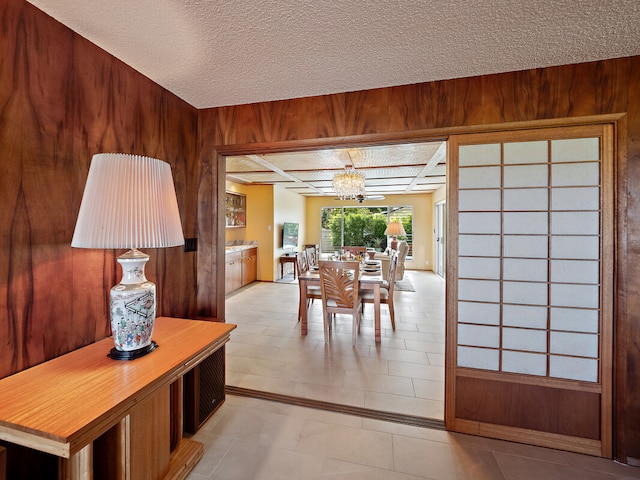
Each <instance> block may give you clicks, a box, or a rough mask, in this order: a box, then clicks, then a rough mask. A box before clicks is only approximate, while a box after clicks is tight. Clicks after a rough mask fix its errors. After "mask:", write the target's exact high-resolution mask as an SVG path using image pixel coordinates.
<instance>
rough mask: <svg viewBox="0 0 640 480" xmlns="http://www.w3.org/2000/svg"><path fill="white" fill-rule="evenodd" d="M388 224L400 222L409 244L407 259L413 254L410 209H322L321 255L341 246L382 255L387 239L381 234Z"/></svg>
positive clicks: (411, 209)
mask: <svg viewBox="0 0 640 480" xmlns="http://www.w3.org/2000/svg"><path fill="white" fill-rule="evenodd" d="M391 220H399V221H401V222H402V225H403V227H404V230H405V232H406V233H407V235H406V236H404V237H398V240H405V241H406V242H407V243H408V244H409V252H408V253H407V257H408V258H411V256H412V251H413V248H412V246H413V207H410V206H393V207H391V206H385V207H322V209H321V212H320V222H321V226H320V231H321V240H320V252H325V253H329V252H334V251H336V250H340V247H342V246H343V245H352V246H361V245H364V246H365V247H369V248H375V249H376V251H379V252H383V251H384V250H385V249H386V248H387V242H388V241H390V238H387V236H386V235H385V234H384V231H385V230H386V228H387V223H389V221H391Z"/></svg>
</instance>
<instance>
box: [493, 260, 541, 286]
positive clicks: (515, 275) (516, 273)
mask: <svg viewBox="0 0 640 480" xmlns="http://www.w3.org/2000/svg"><path fill="white" fill-rule="evenodd" d="M502 278H504V279H505V280H525V281H531V282H546V281H547V260H534V259H526V260H524V259H515V258H505V259H504V263H503V275H502Z"/></svg>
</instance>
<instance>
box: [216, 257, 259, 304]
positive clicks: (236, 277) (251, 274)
mask: <svg viewBox="0 0 640 480" xmlns="http://www.w3.org/2000/svg"><path fill="white" fill-rule="evenodd" d="M236 248H238V247H236ZM236 248H234V249H233V250H231V251H227V254H226V258H225V275H224V285H225V287H224V293H229V292H233V291H234V290H237V289H238V288H240V287H244V286H245V285H248V284H250V283H251V282H253V281H255V280H256V278H257V276H258V249H257V247H248V248H244V249H241V247H240V248H238V249H236Z"/></svg>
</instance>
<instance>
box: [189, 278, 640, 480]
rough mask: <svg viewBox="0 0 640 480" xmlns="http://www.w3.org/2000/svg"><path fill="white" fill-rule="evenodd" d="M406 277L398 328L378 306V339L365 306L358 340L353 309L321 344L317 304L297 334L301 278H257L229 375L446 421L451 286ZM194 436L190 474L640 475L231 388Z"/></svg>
mask: <svg viewBox="0 0 640 480" xmlns="http://www.w3.org/2000/svg"><path fill="white" fill-rule="evenodd" d="M408 277H409V278H410V280H411V282H412V283H413V285H414V287H415V289H416V292H415V293H413V292H397V294H396V305H397V309H398V318H397V319H396V327H397V328H396V331H395V332H394V331H392V330H391V326H390V323H389V319H388V313H386V311H385V310H386V307H384V306H383V307H382V309H383V317H382V328H383V341H382V345H380V346H376V345H375V343H374V341H373V325H372V324H373V318H372V311H371V309H370V308H369V309H368V312H367V315H366V316H365V320H364V322H365V323H364V325H363V328H362V332H361V335H360V337H359V338H358V343H357V346H356V347H355V348H352V346H351V336H350V324H349V323H348V321H347V319H346V317H345V319H344V320H343V321H342V322H343V323H341V322H340V320H339V321H338V327H337V328H336V332H335V333H334V335H333V338H332V340H331V343H330V345H328V346H325V345H324V341H323V336H322V324H321V320H320V318H321V317H320V316H321V310H322V308H321V306H320V305H314V306H313V307H312V313H311V318H312V319H311V322H310V333H309V335H308V336H306V337H301V336H300V326H299V324H298V323H297V322H296V314H297V303H296V300H297V297H298V291H297V289H298V287H297V285H295V284H293V285H292V284H277V283H273V284H271V283H257V284H254V285H253V286H251V287H250V288H245V289H244V290H242V291H240V292H239V293H237V294H235V295H232V296H231V297H229V298H228V299H227V320H228V321H229V322H231V323H237V324H238V328H237V329H236V330H235V331H234V332H233V333H232V335H231V337H232V338H231V341H230V343H229V344H228V346H227V383H228V384H230V385H234V386H239V387H246V388H251V389H258V390H263V391H268V392H275V393H284V394H287V395H298V396H305V397H308V398H314V399H319V400H325V401H331V402H341V403H347V404H352V405H357V406H364V407H370V408H376V409H390V410H392V411H398V412H402V413H411V414H419V415H424V416H432V417H434V418H442V415H443V407H442V399H443V368H442V363H443V362H442V361H443V354H444V282H443V281H442V280H440V279H439V278H437V277H435V276H434V275H432V274H429V273H423V272H408ZM301 365H304V367H305V368H304V370H303V369H302V368H300V366H301ZM192 438H193V439H194V440H198V441H201V442H203V443H204V444H205V454H204V457H203V459H202V460H201V461H200V462H199V463H198V464H197V465H196V467H195V469H194V470H193V471H192V472H191V473H190V474H189V476H188V477H187V478H188V480H204V479H224V480H234V479H238V480H249V479H260V480H275V479H296V480H301V479H305V480H306V479H309V480H311V479H325V478H331V479H332V480H361V479H362V480H364V479H366V480H411V479H414V480H417V479H432V480H452V479H458V480H534V479H535V480H539V479H544V480H574V479H580V480H596V479H597V480H629V479H632V478H640V468H634V467H628V466H625V465H620V464H617V463H615V462H612V461H610V460H605V459H600V458H596V457H589V456H584V455H578V454H574V453H568V452H562V451H556V450H550V449H545V448H540V447H532V446H527V445H521V444H516V443H510V442H504V441H499V440H492V439H486V438H481V437H474V436H468V435H461V434H455V433H448V432H445V431H440V430H434V429H429V428H418V427H413V426H407V425H401V424H397V423H389V422H382V421H378V420H370V419H366V418H361V417H357V416H353V415H345V414H340V413H334V412H327V411H322V410H315V409H309V408H304V407H299V406H293V405H286V404H282V403H275V402H269V401H266V400H259V399H254V398H246V397H239V396H233V395H227V399H226V402H225V403H224V404H223V405H222V407H221V408H220V409H219V410H218V411H217V412H216V413H215V414H214V416H213V417H212V418H211V419H210V420H209V421H208V422H207V423H205V425H204V426H203V427H202V428H201V429H200V431H199V432H198V433H197V434H195V435H194V436H193V437H192Z"/></svg>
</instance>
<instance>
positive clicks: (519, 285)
mask: <svg viewBox="0 0 640 480" xmlns="http://www.w3.org/2000/svg"><path fill="white" fill-rule="evenodd" d="M502 288H503V293H502V297H503V301H504V303H515V304H520V305H546V304H547V284H546V283H529V282H504V283H503V287H502Z"/></svg>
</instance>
